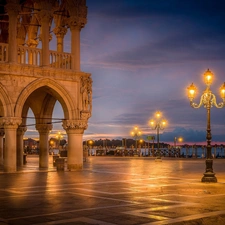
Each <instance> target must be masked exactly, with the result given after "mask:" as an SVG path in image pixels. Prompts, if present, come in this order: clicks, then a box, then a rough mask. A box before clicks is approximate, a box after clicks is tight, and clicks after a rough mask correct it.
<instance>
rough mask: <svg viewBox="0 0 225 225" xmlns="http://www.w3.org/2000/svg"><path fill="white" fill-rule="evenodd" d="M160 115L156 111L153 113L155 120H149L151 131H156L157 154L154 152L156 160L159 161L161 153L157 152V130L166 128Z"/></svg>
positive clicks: (164, 121)
mask: <svg viewBox="0 0 225 225" xmlns="http://www.w3.org/2000/svg"><path fill="white" fill-rule="evenodd" d="M161 117H162V113H161V112H160V111H157V112H156V113H155V119H151V120H150V126H151V127H152V129H155V130H156V131H157V152H156V160H158V161H161V153H160V150H159V130H164V128H165V126H166V120H165V119H162V118H161Z"/></svg>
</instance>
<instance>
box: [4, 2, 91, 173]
mask: <svg viewBox="0 0 225 225" xmlns="http://www.w3.org/2000/svg"><path fill="white" fill-rule="evenodd" d="M1 2H2V1H1ZM0 10H1V16H0V163H2V164H4V171H6V172H13V171H16V169H17V166H22V165H23V150H24V148H23V147H24V146H23V135H24V133H25V131H26V122H27V121H26V120H27V114H28V110H29V109H31V110H32V112H33V114H34V117H35V121H36V122H35V124H36V129H37V131H38V132H39V140H40V146H39V148H40V154H39V167H40V168H47V167H48V150H49V142H48V140H49V132H50V131H51V129H52V113H53V109H54V105H55V103H56V101H59V102H60V104H61V106H62V109H63V112H64V118H63V119H62V126H63V128H64V129H65V131H66V133H67V137H68V159H67V164H68V165H67V167H68V169H69V170H77V169H82V167H83V149H82V137H83V133H84V130H85V129H87V126H88V119H89V118H90V116H91V111H92V79H91V74H89V73H85V72H82V71H80V31H81V29H82V28H83V27H84V26H85V24H86V22H87V7H86V1H85V0H5V1H3V4H2V5H1V6H0ZM68 30H69V31H70V34H71V38H70V39H71V44H70V46H71V51H70V52H71V53H66V52H64V47H63V44H64V37H65V35H66V33H67V31H68ZM52 35H55V37H56V49H55V50H54V51H53V50H50V48H49V42H50V41H51V38H52ZM39 46H41V47H40V48H39ZM4 135H5V148H4V152H3V147H2V143H3V141H2V139H3V136H4ZM3 153H4V154H3ZM3 155H4V157H3Z"/></svg>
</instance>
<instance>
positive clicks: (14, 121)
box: [0, 117, 22, 129]
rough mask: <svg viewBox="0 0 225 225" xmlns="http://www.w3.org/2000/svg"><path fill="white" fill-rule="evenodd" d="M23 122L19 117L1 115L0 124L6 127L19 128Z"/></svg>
mask: <svg viewBox="0 0 225 225" xmlns="http://www.w3.org/2000/svg"><path fill="white" fill-rule="evenodd" d="M21 123H22V118H19V117H1V118H0V125H1V126H3V127H4V128H15V129H16V128H17V127H18V126H19V125H20V124H21Z"/></svg>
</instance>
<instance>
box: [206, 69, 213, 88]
mask: <svg viewBox="0 0 225 225" xmlns="http://www.w3.org/2000/svg"><path fill="white" fill-rule="evenodd" d="M213 77H214V75H213V73H212V72H211V71H210V70H209V69H208V70H207V71H206V72H205V73H204V81H205V83H206V85H208V86H209V85H211V84H212V81H213Z"/></svg>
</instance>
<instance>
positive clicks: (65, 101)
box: [15, 78, 78, 119]
mask: <svg viewBox="0 0 225 225" xmlns="http://www.w3.org/2000/svg"><path fill="white" fill-rule="evenodd" d="M39 88H47V89H50V90H52V91H53V92H54V93H55V94H56V96H57V97H56V100H58V101H59V102H60V104H61V105H62V108H63V111H64V117H65V119H76V118H78V115H76V110H75V106H74V103H73V100H72V99H71V97H70V94H69V93H68V92H67V91H66V90H65V89H64V88H63V87H62V85H60V84H59V83H57V82H55V81H54V80H53V79H49V78H40V79H37V80H35V81H33V82H32V83H30V84H29V85H28V86H26V87H25V88H24V89H23V91H22V92H21V94H20V96H19V97H18V100H17V102H16V105H15V116H18V117H21V115H23V113H24V111H23V108H24V105H25V102H26V101H27V99H28V98H29V96H31V95H32V93H34V92H35V91H36V90H38V89H39ZM46 98H47V100H46V99H45V101H47V103H46V104H44V105H47V104H48V103H49V102H52V99H51V98H50V97H48V96H47V97H46ZM48 99H49V100H48Z"/></svg>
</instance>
